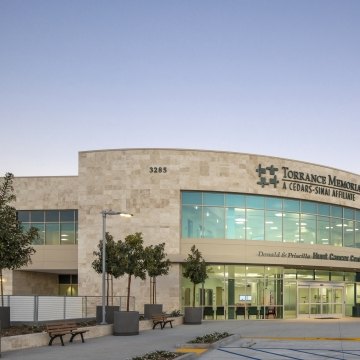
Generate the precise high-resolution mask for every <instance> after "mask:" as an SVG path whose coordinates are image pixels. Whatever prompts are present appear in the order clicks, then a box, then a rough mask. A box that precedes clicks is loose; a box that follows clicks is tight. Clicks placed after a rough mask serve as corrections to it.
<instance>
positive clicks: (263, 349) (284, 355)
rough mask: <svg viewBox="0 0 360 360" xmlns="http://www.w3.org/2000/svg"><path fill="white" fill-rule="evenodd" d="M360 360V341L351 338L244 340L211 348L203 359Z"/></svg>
mask: <svg viewBox="0 0 360 360" xmlns="http://www.w3.org/2000/svg"><path fill="white" fill-rule="evenodd" d="M230 359H232V360H235V359H237V360H246V359H252V360H280V359H281V360H286V359H289V360H290V359H292V360H320V359H321V360H324V359H329V360H330V359H333V360H354V359H357V360H360V342H359V341H348V340H331V339H327V340H319V341H317V340H310V341H309V340H290V341H289V340H270V339H241V340H239V341H237V342H235V343H232V344H230V345H228V346H221V347H219V348H218V349H214V350H211V351H208V352H207V353H205V354H203V355H201V360H230Z"/></svg>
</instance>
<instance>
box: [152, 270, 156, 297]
mask: <svg viewBox="0 0 360 360" xmlns="http://www.w3.org/2000/svg"><path fill="white" fill-rule="evenodd" d="M151 281H152V286H151V289H152V298H151V304H156V277H155V276H153V277H152V278H151Z"/></svg>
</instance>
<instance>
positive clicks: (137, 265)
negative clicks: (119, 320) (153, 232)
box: [111, 232, 146, 311]
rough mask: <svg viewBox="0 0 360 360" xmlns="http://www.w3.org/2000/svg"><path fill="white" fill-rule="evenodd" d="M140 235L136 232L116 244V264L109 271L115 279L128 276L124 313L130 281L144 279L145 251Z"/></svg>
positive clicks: (128, 302) (128, 301)
mask: <svg viewBox="0 0 360 360" xmlns="http://www.w3.org/2000/svg"><path fill="white" fill-rule="evenodd" d="M143 243H144V240H143V238H142V233H140V232H137V233H135V234H131V235H128V236H126V238H125V240H124V241H122V240H119V241H118V242H117V243H116V258H117V260H116V263H115V264H114V267H113V268H112V269H111V271H112V272H113V274H114V276H115V277H118V276H122V275H125V274H127V275H128V287H127V302H126V311H129V308H130V305H129V304H130V289H131V280H132V277H133V276H134V277H135V278H137V277H139V278H140V279H141V280H145V279H146V268H145V249H144V246H143Z"/></svg>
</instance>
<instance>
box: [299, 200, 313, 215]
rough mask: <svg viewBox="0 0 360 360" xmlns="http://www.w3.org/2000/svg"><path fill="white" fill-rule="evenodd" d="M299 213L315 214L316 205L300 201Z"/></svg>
mask: <svg viewBox="0 0 360 360" xmlns="http://www.w3.org/2000/svg"><path fill="white" fill-rule="evenodd" d="M301 212H303V213H307V214H317V203H314V202H311V201H301Z"/></svg>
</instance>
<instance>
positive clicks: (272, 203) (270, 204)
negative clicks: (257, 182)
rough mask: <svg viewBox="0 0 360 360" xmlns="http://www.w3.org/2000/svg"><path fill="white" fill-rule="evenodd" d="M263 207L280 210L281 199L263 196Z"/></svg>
mask: <svg viewBox="0 0 360 360" xmlns="http://www.w3.org/2000/svg"><path fill="white" fill-rule="evenodd" d="M265 208H266V209H267V210H282V199H278V198H271V197H269V198H265Z"/></svg>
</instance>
